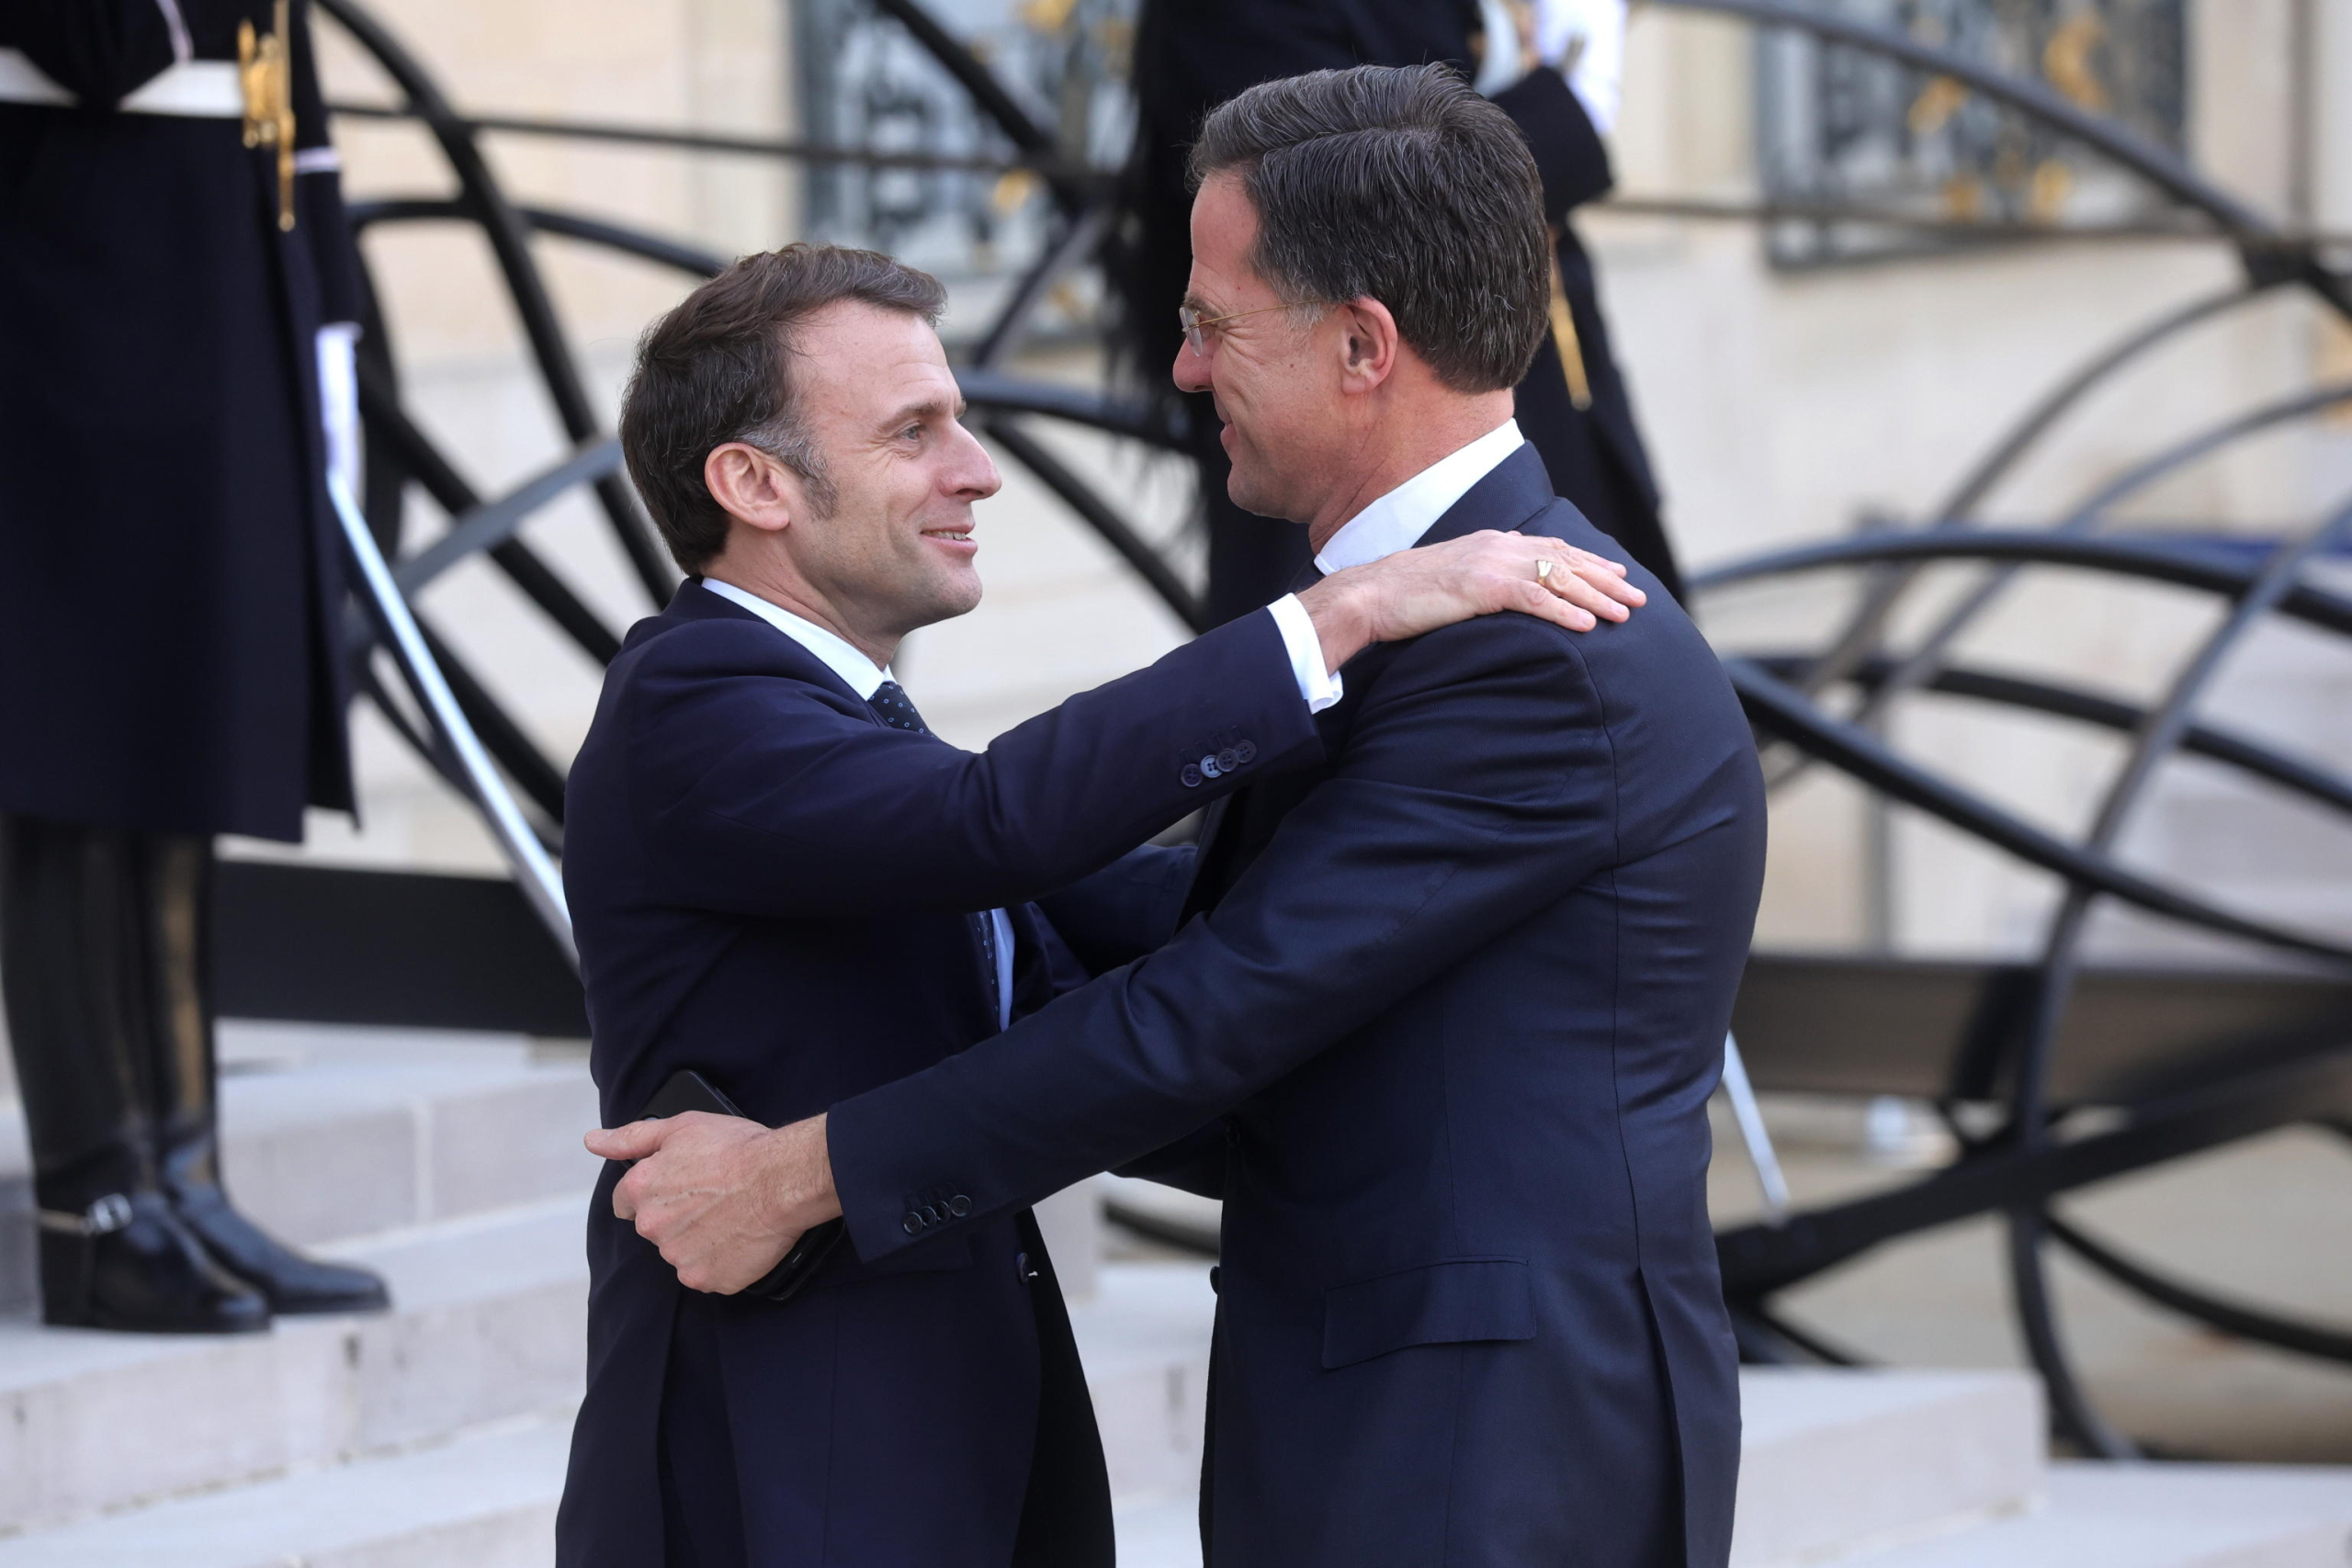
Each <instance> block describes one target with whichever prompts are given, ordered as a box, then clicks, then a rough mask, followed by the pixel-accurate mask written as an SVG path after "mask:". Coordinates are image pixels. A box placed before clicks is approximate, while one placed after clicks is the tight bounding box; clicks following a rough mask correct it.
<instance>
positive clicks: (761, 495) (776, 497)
mask: <svg viewBox="0 0 2352 1568" xmlns="http://www.w3.org/2000/svg"><path fill="white" fill-rule="evenodd" d="M702 482H703V483H704V484H705V485H706V486H707V487H709V490H710V498H711V499H712V500H713V501H716V502H718V506H719V510H720V511H722V512H724V513H727V515H729V517H732V518H734V519H735V520H736V521H737V522H738V523H742V524H746V525H749V526H751V527H753V528H758V529H761V530H763V532H766V533H771V534H780V533H782V532H783V531H784V530H785V529H786V528H787V527H789V526H790V525H791V524H792V520H793V519H794V518H796V517H798V516H801V515H803V513H804V512H805V510H806V508H807V506H808V497H807V496H806V495H805V494H804V493H803V491H802V490H801V486H800V476H799V475H798V474H797V473H794V472H793V471H792V469H791V468H787V467H786V466H785V465H784V464H783V463H781V462H779V461H777V460H776V458H775V457H773V456H771V455H770V454H768V453H765V452H763V451H761V450H760V449H759V448H758V447H756V446H752V445H751V444H750V443H748V442H743V441H729V442H728V443H726V444H725V445H724V446H714V447H712V448H711V449H710V453H709V455H708V456H707V457H704V458H703V460H702Z"/></svg>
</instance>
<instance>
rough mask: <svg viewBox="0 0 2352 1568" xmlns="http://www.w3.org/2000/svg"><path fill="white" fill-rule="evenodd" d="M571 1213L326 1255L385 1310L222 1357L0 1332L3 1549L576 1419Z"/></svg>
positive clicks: (575, 1198)
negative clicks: (282, 1478)
mask: <svg viewBox="0 0 2352 1568" xmlns="http://www.w3.org/2000/svg"><path fill="white" fill-rule="evenodd" d="M583 1212H584V1202H583V1199H582V1196H581V1195H580V1194H578V1193H574V1194H573V1195H571V1196H569V1197H564V1198H560V1199H555V1200H552V1201H547V1202H543V1203H540V1204H537V1205H534V1206H531V1207H528V1208H524V1209H519V1210H508V1211H502V1212H499V1213H492V1214H485V1215H478V1216H473V1217H469V1218H466V1219H461V1220H455V1221H444V1222H441V1223H440V1224H435V1225H431V1226H426V1227H422V1228H420V1229H416V1230H413V1231H407V1232H398V1233H393V1234H390V1235H384V1236H380V1237H377V1238H373V1239H371V1240H369V1241H367V1242H364V1243H356V1244H351V1245H347V1246H339V1247H332V1248H328V1249H326V1250H328V1251H329V1252H330V1253H331V1254H332V1255H334V1256H338V1257H344V1258H350V1259H352V1260H354V1261H358V1262H364V1263H367V1264H369V1265H371V1266H373V1267H375V1268H378V1269H381V1270H383V1272H384V1274H385V1275H386V1277H387V1278H389V1279H390V1281H391V1286H392V1292H393V1300H394V1303H395V1305H394V1309H393V1310H392V1311H391V1312H390V1313H386V1314H375V1315H365V1316H351V1317H313V1318H287V1319H283V1320H281V1321H280V1322H279V1323H278V1324H277V1325H276V1326H275V1327H273V1328H272V1329H271V1330H270V1331H269V1332H268V1333H266V1334H257V1335H243V1336H232V1337H195V1338H191V1337H174V1336H158V1335H130V1334H102V1333H96V1332H91V1331H84V1330H74V1329H56V1328H44V1327H42V1326H40V1325H37V1324H34V1323H32V1322H29V1321H26V1320H21V1319H19V1320H15V1321H9V1322H6V1323H0V1530H6V1529H27V1528H38V1527H40V1526H41V1525H43V1524H47V1523H54V1522H58V1521H63V1520H69V1519H73V1518H76V1517H82V1516H85V1515H88V1514H91V1513H94V1512H96V1511H98V1510H101V1509H108V1508H119V1507H122V1506H126V1505H131V1504H136V1503H139V1502H141V1501H144V1500H148V1499H153V1498H158V1497H164V1496H168V1495H172V1494H175V1493H182V1492H187V1491H188V1490H190V1489H194V1488H201V1487H217V1486H221V1485H228V1484H232V1483H240V1482H244V1481H249V1480H251V1479H253V1478H254V1477H258V1476H263V1475H266V1474H269V1473H271V1472H279V1471H284V1470H287V1469H288V1468H290V1467H300V1466H306V1465H318V1464H324V1463H331V1462H334V1461H342V1460H346V1459H349V1458H351V1457H352V1456H355V1455H359V1454H366V1453H370V1452H374V1451H378V1450H386V1449H392V1448H398V1447H401V1446H404V1445H411V1444H415V1443H418V1442H424V1441H429V1440H432V1439H435V1438H442V1437H446V1436H447V1434H449V1433H452V1432H455V1431H458V1430H461V1429H464V1428H466V1427H474V1426H479V1425H481V1424H482V1423H485V1422H491V1421H496V1420H502V1419H505V1418H509V1417H513V1416H520V1415H525V1414H528V1413H532V1412H538V1411H546V1410H550V1409H554V1408H558V1407H560V1406H564V1405H568V1404H571V1403H574V1402H576V1401H577V1400H578V1398H579V1392H580V1386H581V1379H582V1372H583V1368H584V1365H585V1360H586V1339H585V1333H584V1325H585V1303H586V1284H587V1265H586V1261H585V1259H584V1257H583V1255H582V1213H583Z"/></svg>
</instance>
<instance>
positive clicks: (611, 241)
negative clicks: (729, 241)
mask: <svg viewBox="0 0 2352 1568" xmlns="http://www.w3.org/2000/svg"><path fill="white" fill-rule="evenodd" d="M515 216H516V217H518V218H520V219H521V220H523V222H524V223H525V224H526V225H527V226H528V227H530V228H531V229H533V230H535V231H538V232H541V233H547V234H560V235H561V236H563V237H564V238H566V239H571V240H583V241H586V242H587V243H590V244H596V245H604V246H605V247H607V248H608V249H611V250H616V251H620V252H623V253H625V254H629V255H633V256H638V257H640V258H642V259H644V260H646V261H650V262H657V263H659V264H661V265H664V266H672V267H675V268H677V269H678V270H679V271H681V272H684V273H690V274H692V275H693V276H696V277H716V276H718V275H719V274H720V273H722V272H724V271H726V270H727V261H726V258H725V257H723V256H720V255H719V254H717V253H716V252H712V251H706V250H704V249H702V248H701V247H700V246H697V245H692V244H688V243H685V242H684V241H682V240H670V239H664V238H662V236H660V235H658V234H648V233H646V232H644V231H642V230H638V229H629V228H624V227H623V226H621V225H620V224H617V223H607V222H605V221H604V220H600V219H594V218H585V217H582V216H581V215H580V214H579V213H576V212H564V211H560V210H558V209H554V208H547V207H520V206H518V207H516V208H515ZM474 221H475V217H474V214H473V210H472V209H470V208H469V207H468V206H467V205H466V204H465V203H464V202H462V201H452V200H450V199H448V198H447V197H386V198H383V199H380V200H375V201H356V202H353V203H352V204H351V223H352V227H353V228H355V229H358V230H363V231H364V230H367V229H370V228H373V227H374V226H376V225H377V224H379V223H431V222H453V223H471V222H474Z"/></svg>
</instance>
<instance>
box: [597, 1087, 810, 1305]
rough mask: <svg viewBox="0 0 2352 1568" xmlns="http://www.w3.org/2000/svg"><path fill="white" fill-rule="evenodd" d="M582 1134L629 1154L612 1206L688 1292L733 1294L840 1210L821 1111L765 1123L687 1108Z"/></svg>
mask: <svg viewBox="0 0 2352 1568" xmlns="http://www.w3.org/2000/svg"><path fill="white" fill-rule="evenodd" d="M584 1141H585V1142H586V1144H587V1145H588V1152H589V1153H591V1154H594V1155H599V1156H603V1157H604V1158H605V1159H617V1160H633V1161H635V1162H636V1164H635V1167H634V1168H632V1169H631V1170H630V1171H629V1172H628V1175H626V1176H624V1177H622V1178H621V1179H620V1183H619V1185H618V1186H616V1187H615V1188H614V1189H613V1213H614V1214H615V1215H616V1217H618V1218H620V1219H624V1220H628V1221H631V1222H633V1223H634V1224H636V1226H637V1234H638V1235H641V1236H643V1237H644V1238H645V1239H646V1240H648V1241H650V1242H651V1243H652V1244H653V1245H654V1246H655V1247H659V1248H661V1251H662V1258H663V1260H664V1261H666V1262H667V1263H668V1264H669V1265H670V1266H671V1267H672V1268H673V1269H676V1270H677V1271H678V1282H679V1283H680V1284H682V1285H684V1286H685V1287H687V1288H688V1289H689V1290H695V1291H709V1292H715V1293H716V1294H718V1295H733V1294H734V1293H735V1292H738V1291H741V1290H742V1289H743V1288H744V1287H746V1286H748V1285H750V1284H752V1283H753V1282H754V1281H756V1280H759V1279H760V1277H761V1276H762V1275H763V1274H765V1273H767V1271H768V1270H769V1269H773V1268H775V1266H776V1264H777V1263H779V1262H781V1261H782V1260H783V1258H784V1255H785V1254H786V1252H789V1251H790V1250H791V1249H792V1244H793V1243H794V1242H796V1241H797V1240H799V1239H800V1236H801V1234H802V1233H803V1232H805V1231H807V1230H809V1228H811V1227H812V1226H815V1225H820V1224H823V1223H824V1222H825V1221H827V1220H831V1219H835V1218H837V1217H839V1215H840V1214H841V1212H842V1207H841V1200H840V1199H839V1198H838V1197H836V1196H835V1194H834V1192H833V1170H832V1162H831V1157H830V1156H829V1155H828V1153H827V1150H826V1145H825V1119H824V1118H823V1117H822V1116H812V1117H810V1118H809V1120H807V1121H805V1122H793V1123H791V1124H790V1125H788V1126H784V1127H776V1128H768V1127H763V1126H761V1125H760V1124H759V1123H758V1122H749V1121H745V1120H743V1119H741V1117H735V1116H713V1115H711V1114H709V1113H708V1112H707V1111H686V1112H684V1114H682V1115H677V1116H671V1117H666V1118H664V1119H662V1120H661V1121H658V1122H630V1123H629V1124H628V1125H627V1126H625V1127H615V1128H613V1129H611V1130H610V1131H606V1130H605V1129H602V1128H599V1129H597V1130H596V1131H594V1132H592V1133H590V1134H588V1135H587V1138H586V1139H585V1140H584Z"/></svg>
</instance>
